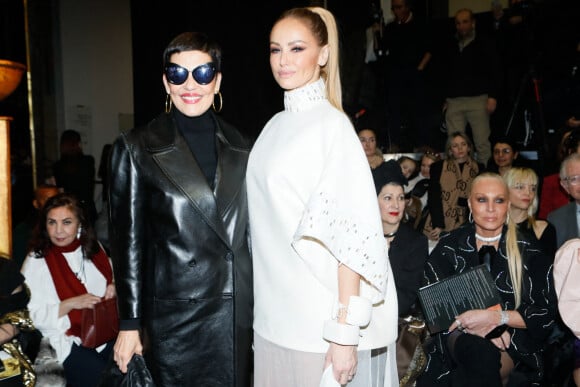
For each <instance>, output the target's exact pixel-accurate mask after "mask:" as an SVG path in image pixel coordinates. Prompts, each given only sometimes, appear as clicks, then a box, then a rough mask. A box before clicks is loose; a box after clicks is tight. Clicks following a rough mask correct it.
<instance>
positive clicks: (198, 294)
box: [109, 114, 253, 387]
mask: <svg viewBox="0 0 580 387" xmlns="http://www.w3.org/2000/svg"><path fill="white" fill-rule="evenodd" d="M212 116H213V117H214V119H215V120H216V127H217V130H216V147H217V157H218V163H217V170H216V178H215V189H214V190H213V192H212V190H211V188H210V187H209V185H208V183H207V180H206V178H205V176H204V175H203V173H202V171H201V170H200V168H199V167H198V165H197V163H196V160H195V158H194V156H193V154H192V153H191V151H190V150H189V147H188V145H187V144H186V142H185V140H184V138H183V137H182V136H181V134H180V133H179V131H178V130H177V128H176V126H175V122H174V120H173V118H172V116H171V115H170V114H162V115H160V116H159V117H157V118H156V119H155V120H153V121H151V122H150V123H149V124H148V125H146V126H143V127H140V128H136V129H133V130H131V131H130V132H128V133H124V134H122V135H121V136H119V138H118V139H117V140H116V142H115V143H114V144H113V148H112V153H111V160H110V190H109V203H110V218H109V219H110V225H109V230H110V231H109V232H110V239H111V258H112V260H113V265H114V270H115V282H116V287H117V294H118V300H119V313H120V318H121V319H122V320H130V319H140V321H141V327H142V332H143V342H144V346H145V350H144V354H145V358H146V360H147V365H148V367H149V369H150V370H151V373H152V375H153V378H154V379H155V382H156V384H157V386H158V387H162V386H171V387H177V386H246V385H249V374H250V364H251V362H250V360H251V356H252V355H251V343H252V337H251V334H252V306H253V305H252V265H251V258H250V254H249V249H248V240H247V230H248V227H247V205H246V189H245V183H244V178H245V173H246V162H247V159H248V154H249V146H248V144H247V142H246V141H245V140H244V139H243V137H242V136H241V135H240V134H239V132H238V131H237V130H236V129H235V128H234V127H232V126H231V125H229V124H227V123H226V122H224V121H223V120H221V119H220V118H219V117H217V116H216V115H213V114H212Z"/></svg>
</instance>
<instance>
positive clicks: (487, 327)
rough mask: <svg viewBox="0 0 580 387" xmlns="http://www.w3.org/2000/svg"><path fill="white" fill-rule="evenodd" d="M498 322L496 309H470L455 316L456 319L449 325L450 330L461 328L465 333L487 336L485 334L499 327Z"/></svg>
mask: <svg viewBox="0 0 580 387" xmlns="http://www.w3.org/2000/svg"><path fill="white" fill-rule="evenodd" d="M498 322H499V315H498V312H497V311H495V310H487V309H474V310H468V311H467V312H463V313H461V314H460V315H459V316H457V317H455V321H454V322H453V324H451V325H450V326H449V332H451V331H454V330H455V329H459V330H460V331H463V332H465V333H469V334H471V335H477V336H480V337H483V338H485V335H487V334H488V333H489V332H491V331H492V330H493V329H494V328H495V327H497V324H498Z"/></svg>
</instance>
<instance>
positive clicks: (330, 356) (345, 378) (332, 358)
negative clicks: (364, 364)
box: [324, 343, 358, 385]
mask: <svg viewBox="0 0 580 387" xmlns="http://www.w3.org/2000/svg"><path fill="white" fill-rule="evenodd" d="M357 361H358V360H357V353H356V346H355V345H340V344H336V343H330V347H328V351H327V352H326V358H325V359H324V369H326V368H328V366H329V365H331V364H332V372H333V375H334V379H335V380H336V381H337V382H338V383H340V384H341V385H345V384H347V383H348V382H350V381H351V380H352V378H353V377H354V374H355V372H356V365H357Z"/></svg>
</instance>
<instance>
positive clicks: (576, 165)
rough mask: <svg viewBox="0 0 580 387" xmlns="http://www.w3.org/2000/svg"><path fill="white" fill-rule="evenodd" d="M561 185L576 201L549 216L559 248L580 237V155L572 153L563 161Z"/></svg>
mask: <svg viewBox="0 0 580 387" xmlns="http://www.w3.org/2000/svg"><path fill="white" fill-rule="evenodd" d="M560 184H561V185H562V187H563V188H564V189H565V190H566V192H567V193H568V194H569V195H570V196H571V197H572V198H573V199H574V201H573V202H571V203H568V204H566V205H565V206H563V207H560V208H558V209H557V210H554V211H552V212H550V213H549V214H548V222H550V223H552V224H553V225H554V227H555V228H556V244H557V247H558V248H559V247H560V246H562V245H563V244H564V242H566V241H567V240H569V239H572V238H578V237H579V236H580V226H579V224H580V153H572V154H571V155H570V156H568V157H566V158H565V159H564V161H562V166H561V167H560Z"/></svg>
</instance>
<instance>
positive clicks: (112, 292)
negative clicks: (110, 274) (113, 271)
mask: <svg viewBox="0 0 580 387" xmlns="http://www.w3.org/2000/svg"><path fill="white" fill-rule="evenodd" d="M116 295H117V289H115V283H114V282H113V283H111V284H108V285H107V289H106V290H105V296H104V297H105V300H108V299H109V298H113V297H115V296H116Z"/></svg>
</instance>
